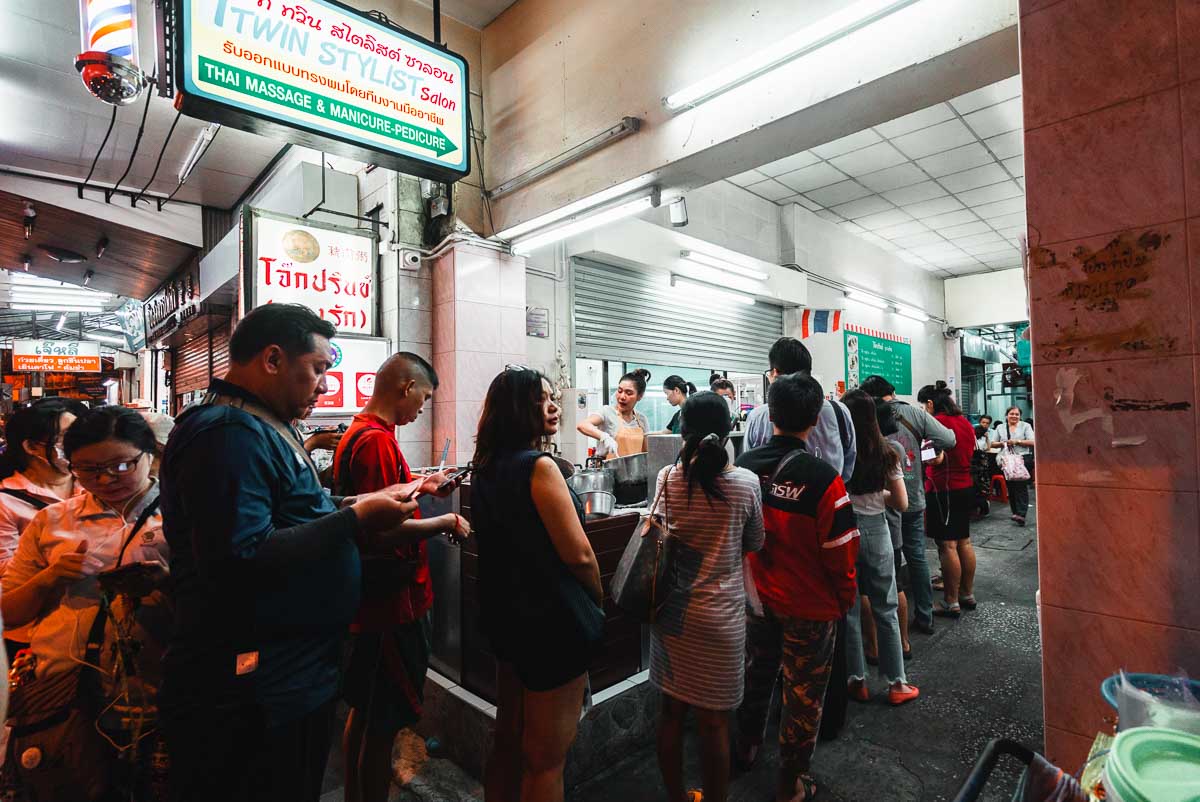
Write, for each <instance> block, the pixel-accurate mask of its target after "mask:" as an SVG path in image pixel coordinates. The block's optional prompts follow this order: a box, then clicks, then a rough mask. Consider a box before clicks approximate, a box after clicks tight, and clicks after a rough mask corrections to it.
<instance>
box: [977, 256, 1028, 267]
mask: <svg viewBox="0 0 1200 802" xmlns="http://www.w3.org/2000/svg"><path fill="white" fill-rule="evenodd" d="M983 263H984V264H985V265H987V266H988V267H990V268H993V269H995V270H1005V269H1007V268H1011V267H1020V266H1021V259H1020V257H1017V258H1015V259H984V260H983Z"/></svg>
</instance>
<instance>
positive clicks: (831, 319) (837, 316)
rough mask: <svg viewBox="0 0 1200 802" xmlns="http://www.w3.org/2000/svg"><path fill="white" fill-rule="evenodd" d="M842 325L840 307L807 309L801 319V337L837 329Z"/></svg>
mask: <svg viewBox="0 0 1200 802" xmlns="http://www.w3.org/2000/svg"><path fill="white" fill-rule="evenodd" d="M841 325H842V310H840V309H805V310H804V315H803V317H802V318H801V321H800V338H801V339H804V338H805V337H807V336H808V335H810V334H820V333H822V332H831V331H837V330H838V329H839V328H841Z"/></svg>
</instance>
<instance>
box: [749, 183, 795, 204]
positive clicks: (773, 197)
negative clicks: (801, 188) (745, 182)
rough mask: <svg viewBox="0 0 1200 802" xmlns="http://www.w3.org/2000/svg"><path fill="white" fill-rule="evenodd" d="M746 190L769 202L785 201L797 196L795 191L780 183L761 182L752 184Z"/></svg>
mask: <svg viewBox="0 0 1200 802" xmlns="http://www.w3.org/2000/svg"><path fill="white" fill-rule="evenodd" d="M746 189H747V190H748V191H750V192H753V193H754V194H755V195H757V196H759V197H760V198H766V199H767V200H769V201H779V200H783V199H784V198H787V197H790V196H792V195H795V194H796V193H795V190H791V189H788V188H787V187H785V186H784V185H783V184H780V183H779V182H778V181H759V182H758V183H757V184H751V185H750V186H748V187H746Z"/></svg>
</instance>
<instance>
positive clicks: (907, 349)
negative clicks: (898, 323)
mask: <svg viewBox="0 0 1200 802" xmlns="http://www.w3.org/2000/svg"><path fill="white" fill-rule="evenodd" d="M843 336H844V337H845V340H846V348H845V351H846V386H847V387H848V388H850V389H854V388H855V387H858V386H859V385H860V384H862V380H863V379H865V378H866V377H868V376H882V377H883V378H885V379H887V380H888V382H889V383H890V384H892V385H893V386H894V387H895V388H896V394H897V395H912V341H911V340H910V339H908V338H907V337H901V336H900V335H898V334H892V333H890V332H886V331H880V330H878V329H868V328H864V327H863V326H855V325H853V324H847V325H846V329H845V334H844V335H843Z"/></svg>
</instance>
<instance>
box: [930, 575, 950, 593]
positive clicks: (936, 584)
mask: <svg viewBox="0 0 1200 802" xmlns="http://www.w3.org/2000/svg"><path fill="white" fill-rule="evenodd" d="M929 584H930V585H931V586H932V587H933V589H934V590H945V589H946V587H945V585H944V584H943V583H942V578H941V577H940V576H935V577H934V578H933V579H931V580H929Z"/></svg>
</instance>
